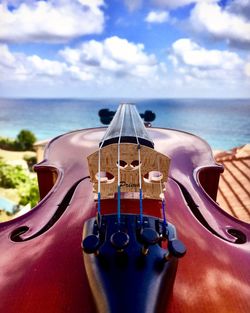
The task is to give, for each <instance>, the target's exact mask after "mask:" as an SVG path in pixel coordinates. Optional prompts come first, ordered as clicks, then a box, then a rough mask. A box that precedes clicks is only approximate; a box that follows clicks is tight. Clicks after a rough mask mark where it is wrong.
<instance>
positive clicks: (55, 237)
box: [0, 128, 250, 313]
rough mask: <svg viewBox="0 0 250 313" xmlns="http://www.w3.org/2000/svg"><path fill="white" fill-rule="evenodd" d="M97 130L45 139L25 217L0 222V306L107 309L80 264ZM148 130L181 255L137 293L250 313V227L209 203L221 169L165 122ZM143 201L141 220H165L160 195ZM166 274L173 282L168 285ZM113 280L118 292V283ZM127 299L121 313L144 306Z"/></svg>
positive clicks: (180, 306) (194, 140)
mask: <svg viewBox="0 0 250 313" xmlns="http://www.w3.org/2000/svg"><path fill="white" fill-rule="evenodd" d="M104 132H105V129H104V128H98V129H85V130H79V131H75V132H71V133H68V134H65V135H62V136H59V137H57V138H55V139H54V140H52V141H51V142H50V143H49V145H48V146H47V149H46V153H45V159H44V161H43V162H41V163H40V164H38V165H37V166H36V168H35V170H36V172H37V174H38V181H39V188H40V194H41V198H42V200H41V201H40V202H39V203H38V205H37V206H36V207H35V208H34V209H33V210H31V211H30V212H29V213H27V214H25V215H24V216H21V217H19V218H17V219H15V220H13V221H8V222H5V223H2V224H0V251H1V257H0V268H1V278H0V296H1V301H0V312H5V313H16V312H19V313H33V312H36V313H40V312H53V313H57V312H58V313H59V312H74V313H78V312H79V313H80V312H81V313H82V312H84V313H92V312H93V313H94V312H105V310H107V304H104V303H103V302H102V301H103V300H102V299H103V297H102V296H101V293H102V290H103V289H102V287H101V286H99V285H98V284H96V285H95V284H93V283H91V279H92V278H91V277H90V273H91V271H90V270H89V269H88V268H87V267H88V266H87V264H88V262H89V261H88V260H87V259H89V260H90V263H91V262H93V259H94V258H96V256H94V255H86V256H85V255H84V253H83V251H82V247H81V242H82V239H83V229H84V225H85V226H86V225H87V223H89V221H91V219H95V216H96V202H95V201H94V196H93V192H92V190H93V184H92V182H91V181H90V179H89V170H88V163H87V157H88V156H89V155H90V154H92V153H94V152H95V151H96V147H98V143H99V141H100V138H101V137H102V136H103V134H104ZM148 133H149V134H150V136H151V138H153V141H154V144H155V149H156V150H157V151H159V152H160V153H162V154H164V155H167V156H169V157H170V158H171V165H170V169H169V177H168V180H167V184H166V190H165V199H166V214H167V220H168V222H170V223H172V224H174V225H175V227H176V229H177V231H178V234H179V238H180V239H181V240H182V241H183V242H184V244H185V245H186V247H187V254H186V255H185V257H183V258H182V259H181V260H180V261H179V264H178V269H177V273H175V272H176V268H177V267H176V263H177V260H176V259H175V258H174V259H173V262H172V263H171V264H170V265H167V266H170V267H173V271H172V272H171V273H172V274H171V273H170V274H169V273H168V274H166V275H165V276H164V278H163V279H162V280H161V282H160V283H159V284H160V285H159V284H158V285H157V283H155V284H154V282H153V281H151V282H150V284H149V286H147V287H146V288H147V289H146V290H147V291H146V292H145V293H144V294H143V296H140V301H145V306H144V308H145V309H144V311H145V312H147V313H149V312H170V313H177V312H178V313H185V312H192V313H195V312H209V313H218V312H220V313H223V312H225V313H229V312H232V313H237V312H240V313H243V312H246V313H247V312H250V301H249V283H250V271H249V264H250V243H249V239H250V228H249V225H248V224H246V223H244V222H242V221H239V220H236V219H235V218H233V217H231V216H229V215H228V214H227V213H226V212H224V211H223V210H222V209H221V208H220V207H219V206H218V204H217V203H216V201H215V200H216V192H217V187H218V180H219V175H220V173H221V172H222V170H223V169H222V168H221V166H219V165H218V164H216V163H215V162H214V159H213V157H212V153H211V149H210V147H209V146H208V145H207V144H206V143H205V142H204V141H203V140H202V139H200V138H198V137H196V136H194V135H191V134H188V133H184V132H180V131H177V130H170V129H162V128H150V129H148ZM104 201H106V202H105V203H106V204H104V211H105V210H106V213H109V214H114V210H115V209H114V210H113V207H114V208H115V206H116V205H115V204H114V202H115V200H112V199H110V200H104ZM104 201H103V202H104ZM137 202H138V201H137ZM144 202H145V215H146V216H156V217H157V218H159V219H161V218H162V216H161V211H160V209H159V201H157V200H150V199H149V200H144ZM125 207H126V208H125ZM135 207H136V200H133V199H127V200H126V201H124V202H122V208H121V210H122V212H123V208H124V210H125V213H127V214H132V213H133V212H135V211H136V209H134V208H135ZM135 214H138V212H136V213H135ZM91 260H92V261H91ZM163 266H164V265H163ZM166 273H167V272H166ZM145 275H148V274H147V273H146V274H145ZM149 275H150V274H149ZM171 275H172V276H173V277H172V276H171ZM175 275H176V276H175ZM104 276H105V275H104ZM174 276H175V278H174ZM121 277H122V276H121ZM133 277H135V276H133V275H132V276H131V277H130V278H129V280H128V281H127V282H126V284H124V285H126V290H127V288H129V281H130V282H131V290H133V292H134V293H135V292H138V294H141V293H143V290H142V289H140V288H142V285H143V281H138V280H136V279H135V280H133ZM138 277H140V279H141V280H143V279H144V276H143V275H141V276H138ZM169 280H171V283H170V285H171V284H172V285H173V287H172V289H171V288H170V289H171V290H168V291H166V290H167V289H168V281H169ZM93 281H96V280H95V278H93ZM93 281H92V282H93ZM146 281H147V279H146ZM148 281H150V279H148ZM164 282H165V285H164V284H163V283H164ZM116 284H118V285H119V286H120V287H121V288H123V282H122V281H120V282H117V283H116ZM93 285H94V287H93ZM116 286H117V285H116ZM159 286H160V287H159ZM93 288H95V290H96V294H95V292H93ZM109 288H111V292H110V293H111V295H110V297H112V286H111V287H110V286H109ZM124 288H125V287H124ZM114 292H115V290H114ZM159 293H160V294H159ZM98 297H99V298H98ZM165 297H166V298H168V299H167V300H166V299H165ZM98 299H100V303H97V302H98ZM105 299H106V298H105ZM143 299H144V300H143ZM155 299H157V301H155ZM105 301H106V300H105ZM112 301H113V300H111V302H112ZM127 301H128V303H129V305H130V309H127V312H142V311H138V310H137V303H133V302H134V301H131V298H128V299H127ZM105 305H106V306H105ZM120 305H121V306H122V304H120ZM152 306H153V307H152ZM108 307H109V306H108ZM110 307H111V306H110ZM142 307H143V306H142ZM105 308H106V309H105ZM111 311H112V310H111ZM115 311H117V312H125V311H122V307H121V308H120V310H119V303H118V304H117V306H116V309H114V310H113V311H112V312H115ZM107 312H108V311H107Z"/></svg>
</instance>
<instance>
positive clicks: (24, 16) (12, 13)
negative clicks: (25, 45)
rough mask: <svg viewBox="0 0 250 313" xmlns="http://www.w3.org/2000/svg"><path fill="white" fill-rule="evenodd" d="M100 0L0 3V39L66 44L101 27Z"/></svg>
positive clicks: (99, 31) (101, 2)
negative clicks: (11, 6) (12, 6)
mask: <svg viewBox="0 0 250 313" xmlns="http://www.w3.org/2000/svg"><path fill="white" fill-rule="evenodd" d="M102 5H103V0H95V1H87V0H72V1H70V0H53V1H34V0H33V1H28V2H26V3H24V2H21V3H19V2H18V1H17V3H16V4H15V6H14V9H13V10H9V9H8V6H7V4H6V3H5V4H4V3H3V4H0V16H1V19H0V40H2V41H5V42H65V41H68V40H70V39H72V38H75V37H78V36H83V35H87V34H95V33H101V32H102V31H103V28H104V14H103V12H102V10H101V6H102Z"/></svg>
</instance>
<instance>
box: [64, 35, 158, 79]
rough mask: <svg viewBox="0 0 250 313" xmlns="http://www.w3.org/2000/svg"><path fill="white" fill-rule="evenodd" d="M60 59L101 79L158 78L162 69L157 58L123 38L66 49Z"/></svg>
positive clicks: (142, 47) (108, 39)
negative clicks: (111, 77)
mask: <svg viewBox="0 0 250 313" xmlns="http://www.w3.org/2000/svg"><path fill="white" fill-rule="evenodd" d="M60 55H61V56H62V57H63V58H64V59H65V61H66V62H68V63H69V64H71V65H74V66H78V67H80V68H81V67H82V68H84V69H85V70H87V71H89V72H91V73H96V74H97V73H98V75H100V74H103V75H105V73H109V74H114V75H116V76H136V77H141V78H144V77H145V75H146V76H148V75H152V78H153V77H154V76H155V75H157V72H158V71H159V69H160V66H159V64H158V62H157V59H156V57H155V56H154V55H152V54H151V55H148V54H147V53H146V52H144V45H143V44H135V43H132V42H129V41H128V40H126V39H122V38H119V37H116V36H114V37H110V38H107V39H105V40H104V41H102V42H98V41H96V40H90V41H88V42H85V43H83V44H82V45H80V46H79V47H78V48H75V49H73V48H65V49H64V50H61V51H60Z"/></svg>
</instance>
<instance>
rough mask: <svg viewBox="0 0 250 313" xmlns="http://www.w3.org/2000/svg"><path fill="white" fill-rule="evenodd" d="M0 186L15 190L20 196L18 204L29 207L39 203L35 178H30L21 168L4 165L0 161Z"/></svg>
mask: <svg viewBox="0 0 250 313" xmlns="http://www.w3.org/2000/svg"><path fill="white" fill-rule="evenodd" d="M0 186H1V187H4V188H16V189H17V192H18V194H19V196H20V201H19V204H21V205H26V204H28V203H30V204H31V206H34V205H36V203H37V202H38V201H39V191H38V186H37V182H36V178H32V177H31V176H30V174H29V173H27V172H26V171H25V170H24V169H23V168H22V167H21V166H12V165H9V164H6V163H5V162H3V161H2V160H1V159H0Z"/></svg>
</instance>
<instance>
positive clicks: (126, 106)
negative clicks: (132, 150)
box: [100, 103, 154, 148]
mask: <svg viewBox="0 0 250 313" xmlns="http://www.w3.org/2000/svg"><path fill="white" fill-rule="evenodd" d="M121 142H123V143H140V144H142V145H144V146H148V147H150V148H153V147H154V143H153V141H152V139H151V138H150V137H149V135H148V133H147V129H146V127H145V125H144V123H143V121H142V119H141V117H140V115H139V113H138V111H137V109H136V106H135V105H134V104H130V103H123V104H120V106H119V108H118V110H117V111H116V114H115V116H114V117H113V120H112V122H111V124H110V126H109V127H108V129H107V131H106V133H105V135H104V137H103V138H102V141H101V143H100V146H102V147H104V146H107V145H109V144H113V143H121Z"/></svg>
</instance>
